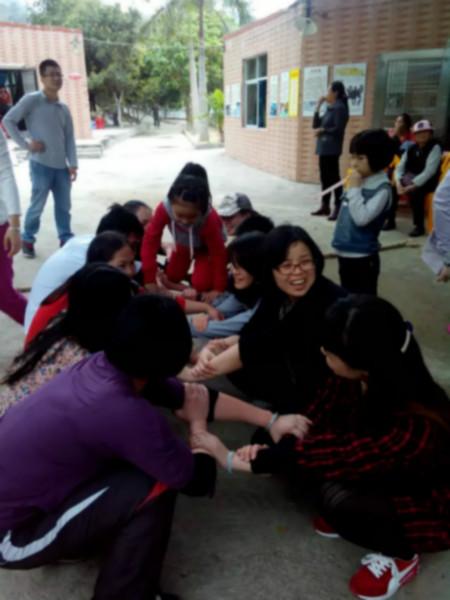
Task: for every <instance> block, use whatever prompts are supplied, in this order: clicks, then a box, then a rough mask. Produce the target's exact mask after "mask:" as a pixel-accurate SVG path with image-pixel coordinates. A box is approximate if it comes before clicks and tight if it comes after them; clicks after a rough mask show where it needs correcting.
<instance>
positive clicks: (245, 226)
mask: <svg viewBox="0 0 450 600" xmlns="http://www.w3.org/2000/svg"><path fill="white" fill-rule="evenodd" d="M274 227H275V225H274V224H273V221H272V219H269V217H266V216H265V215H260V214H259V213H257V212H250V216H249V217H247V219H245V221H242V223H240V224H239V225H238V226H237V227H236V231H235V232H234V234H235V235H236V236H237V237H239V236H240V235H244V234H246V233H251V232H254V231H259V232H260V233H269V231H272V229H273V228H274Z"/></svg>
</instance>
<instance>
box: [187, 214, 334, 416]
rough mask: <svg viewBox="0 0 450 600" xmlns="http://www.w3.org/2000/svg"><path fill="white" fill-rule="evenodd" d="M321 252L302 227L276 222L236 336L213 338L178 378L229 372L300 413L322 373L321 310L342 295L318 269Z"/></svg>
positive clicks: (280, 406) (254, 392) (249, 390)
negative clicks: (253, 307)
mask: <svg viewBox="0 0 450 600" xmlns="http://www.w3.org/2000/svg"><path fill="white" fill-rule="evenodd" d="M323 265H324V259H323V255H322V253H321V251H320V249H319V248H318V246H317V245H316V243H315V242H314V241H313V240H312V239H311V237H310V236H309V235H308V233H307V232H306V231H305V230H304V229H302V228H301V227H296V226H293V225H281V226H279V227H275V229H273V230H272V231H271V232H270V233H269V234H267V237H266V248H265V261H264V267H265V270H266V276H265V280H266V281H265V284H264V290H263V298H262V301H261V304H260V305H259V307H258V309H257V311H256V313H255V314H254V315H253V317H252V318H251V319H250V321H249V322H248V323H247V324H246V325H245V326H244V327H243V329H242V330H241V334H240V336H231V337H230V338H225V339H221V340H213V341H211V342H209V343H208V344H207V346H206V347H205V348H204V349H203V350H202V351H201V352H200V357H199V360H198V362H197V364H196V366H195V367H194V368H193V369H185V370H184V371H183V373H182V377H183V378H186V379H188V380H191V381H192V380H202V379H208V378H210V377H215V376H216V375H229V376H230V379H231V381H232V382H233V383H234V384H235V385H236V386H237V387H238V388H239V389H240V390H241V391H243V392H244V393H245V394H246V395H248V396H249V397H251V398H258V399H263V400H266V401H267V402H269V404H270V405H271V407H273V409H274V410H276V411H278V412H280V413H282V414H287V413H299V412H302V408H303V407H304V406H306V405H308V404H309V402H310V401H311V398H312V397H313V396H314V394H315V391H316V388H317V386H318V385H319V384H320V383H322V382H323V380H324V378H325V377H326V376H327V373H328V371H327V367H326V364H325V360H324V357H323V355H322V353H321V352H320V343H321V342H320V340H321V331H322V323H323V320H324V315H325V313H326V311H327V309H328V308H329V307H330V306H331V305H332V304H333V303H334V302H335V300H336V299H337V298H340V297H342V296H343V295H345V292H344V291H343V290H342V288H340V287H339V286H337V285H335V284H334V283H332V282H331V281H330V280H329V279H327V278H325V277H324V276H323V275H322V270H323Z"/></svg>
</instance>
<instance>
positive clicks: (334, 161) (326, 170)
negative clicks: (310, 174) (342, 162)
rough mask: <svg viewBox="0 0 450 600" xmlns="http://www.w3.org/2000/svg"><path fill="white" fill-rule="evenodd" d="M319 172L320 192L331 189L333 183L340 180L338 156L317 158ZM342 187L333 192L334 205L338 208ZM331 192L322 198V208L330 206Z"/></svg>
mask: <svg viewBox="0 0 450 600" xmlns="http://www.w3.org/2000/svg"><path fill="white" fill-rule="evenodd" d="M319 171H320V183H321V184H322V191H323V190H326V189H327V188H329V187H331V186H332V185H334V184H335V183H337V182H338V181H340V180H341V176H340V174H339V156H337V155H334V154H333V155H330V156H319ZM341 196H342V186H339V187H338V188H336V189H335V190H334V205H335V206H336V208H339V206H340V205H341ZM330 200H331V192H330V193H329V194H326V195H325V196H323V197H322V206H328V207H329V206H330Z"/></svg>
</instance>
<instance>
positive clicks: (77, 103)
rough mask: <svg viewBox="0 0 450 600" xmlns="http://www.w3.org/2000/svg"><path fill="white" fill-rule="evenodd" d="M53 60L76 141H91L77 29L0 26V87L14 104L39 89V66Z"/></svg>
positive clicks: (80, 43)
mask: <svg viewBox="0 0 450 600" xmlns="http://www.w3.org/2000/svg"><path fill="white" fill-rule="evenodd" d="M46 58H53V59H55V60H56V61H57V62H58V63H59V64H60V65H61V68H62V70H63V73H64V85H63V87H62V90H61V92H60V97H61V100H62V101H63V102H65V103H66V104H67V105H68V106H69V108H70V112H71V113H72V118H73V122H74V127H75V135H76V137H77V139H83V138H84V139H86V138H90V137H91V130H90V126H89V125H90V115H89V97H88V88H87V74H86V64H85V59H84V42H83V34H82V32H81V31H80V30H79V29H67V28H64V27H49V26H44V25H26V24H22V23H1V22H0V79H1V80H0V84H1V86H0V87H2V89H3V91H4V94H5V97H8V95H9V97H10V98H11V100H12V101H13V103H15V102H17V101H18V100H19V98H20V97H21V96H22V95H23V94H24V93H27V92H31V91H34V90H36V89H39V75H38V71H37V68H38V65H39V63H40V62H41V61H42V60H44V59H46Z"/></svg>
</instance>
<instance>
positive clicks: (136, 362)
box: [105, 294, 192, 381]
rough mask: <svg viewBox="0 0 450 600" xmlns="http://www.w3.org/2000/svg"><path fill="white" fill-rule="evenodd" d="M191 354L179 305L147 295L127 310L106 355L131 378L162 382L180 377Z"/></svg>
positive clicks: (117, 324) (138, 298)
mask: <svg viewBox="0 0 450 600" xmlns="http://www.w3.org/2000/svg"><path fill="white" fill-rule="evenodd" d="M191 350H192V336H191V331H190V329H189V325H188V322H187V319H186V315H185V314H184V312H183V310H182V309H181V308H180V306H179V305H178V304H177V302H176V301H175V300H173V299H172V298H168V297H166V296H160V295H156V294H155V295H154V294H146V295H143V296H138V297H135V298H133V299H132V300H131V301H130V302H129V303H128V305H127V306H126V307H125V308H124V310H123V311H122V313H121V314H120V316H119V318H118V319H117V322H116V324H115V327H114V330H113V331H112V332H111V338H110V341H109V343H108V344H107V346H106V349H105V352H106V356H107V358H108V360H109V361H110V362H111V363H112V364H113V365H114V366H115V367H117V368H118V369H120V370H121V371H122V372H124V373H126V374H127V375H128V376H129V377H134V378H137V379H144V380H146V381H149V380H151V381H156V380H159V381H160V380H163V379H166V378H167V377H171V376H174V375H176V374H177V373H179V372H180V371H181V369H182V368H183V367H184V366H185V365H186V364H187V362H188V361H189V356H190V354H191Z"/></svg>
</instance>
